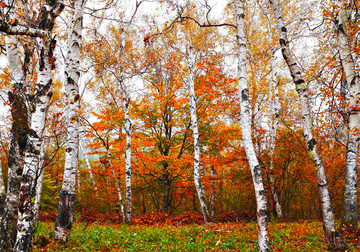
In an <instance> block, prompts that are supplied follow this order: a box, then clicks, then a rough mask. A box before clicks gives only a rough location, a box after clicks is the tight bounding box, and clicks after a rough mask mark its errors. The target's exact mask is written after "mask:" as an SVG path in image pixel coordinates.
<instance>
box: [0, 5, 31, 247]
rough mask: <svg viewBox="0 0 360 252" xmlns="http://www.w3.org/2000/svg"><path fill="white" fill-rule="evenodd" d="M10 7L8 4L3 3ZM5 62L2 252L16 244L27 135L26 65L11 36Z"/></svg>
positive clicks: (0, 237)
mask: <svg viewBox="0 0 360 252" xmlns="http://www.w3.org/2000/svg"><path fill="white" fill-rule="evenodd" d="M5 3H6V5H7V6H11V4H12V2H11V1H9V0H8V1H5ZM6 11H7V12H8V15H9V18H10V19H11V18H14V16H15V14H14V8H7V9H6ZM5 46H6V54H7V60H8V62H9V65H10V69H11V73H12V76H11V82H12V91H9V93H8V97H9V102H10V106H11V109H10V111H11V116H12V120H13V123H12V126H11V142H10V150H9V157H8V184H7V195H6V199H5V208H4V211H3V214H2V218H0V219H1V225H0V231H1V233H0V248H3V250H4V251H7V250H12V248H13V247H14V245H15V241H16V233H17V218H18V202H19V193H20V183H21V175H22V172H23V168H24V156H25V151H26V145H27V135H28V133H29V127H30V125H29V119H28V111H27V110H28V108H27V107H28V106H27V100H26V92H25V89H26V78H25V74H24V72H25V71H26V69H27V67H28V62H26V61H24V65H23V66H22V62H21V60H20V56H19V48H18V41H17V39H16V38H15V36H6V37H5Z"/></svg>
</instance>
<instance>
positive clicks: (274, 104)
mask: <svg viewBox="0 0 360 252" xmlns="http://www.w3.org/2000/svg"><path fill="white" fill-rule="evenodd" d="M275 52H276V51H275V48H274V49H273V50H271V80H270V95H271V98H270V121H271V123H270V126H271V132H270V166H269V171H270V188H271V196H272V200H273V205H274V208H275V212H276V215H277V216H278V217H280V218H281V217H282V216H283V214H282V210H281V205H280V202H279V198H278V195H277V193H276V190H275V176H274V171H273V169H274V150H275V141H276V132H277V128H278V124H279V110H280V104H279V86H278V84H279V83H278V82H277V71H276V65H275Z"/></svg>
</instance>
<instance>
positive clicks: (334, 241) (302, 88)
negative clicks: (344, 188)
mask: <svg viewBox="0 0 360 252" xmlns="http://www.w3.org/2000/svg"><path fill="white" fill-rule="evenodd" d="M269 1H270V4H271V6H272V9H273V12H274V15H275V20H276V26H277V30H278V33H279V36H280V39H279V41H280V46H281V52H282V54H283V57H284V59H285V61H286V64H287V65H288V68H289V70H290V73H291V76H292V78H293V81H294V83H295V85H296V91H297V92H298V95H299V99H300V105H301V114H302V119H301V121H302V125H303V130H304V138H305V142H306V146H307V150H308V155H309V156H310V159H311V161H312V162H313V164H314V167H315V172H316V177H317V183H318V187H319V194H320V199H321V204H322V212H323V222H324V225H323V228H324V232H325V237H326V240H327V242H328V244H329V246H330V248H332V249H335V248H336V249H337V248H344V247H345V246H346V245H345V244H344V243H343V241H342V240H341V238H340V236H339V235H338V233H337V232H335V221H334V215H333V210H332V207H331V200H330V193H329V188H328V182H327V177H326V173H325V169H324V165H323V162H322V158H321V156H320V154H319V152H318V151H317V148H316V144H317V143H316V140H315V138H314V137H313V131H312V118H311V109H310V100H309V89H308V86H307V84H306V83H305V81H304V79H303V78H302V76H301V69H300V67H299V65H298V64H297V63H296V60H295V57H294V55H293V54H292V52H291V50H290V46H289V41H288V38H287V30H286V27H285V24H284V21H283V19H282V12H281V9H280V6H279V3H278V1H276V0H269Z"/></svg>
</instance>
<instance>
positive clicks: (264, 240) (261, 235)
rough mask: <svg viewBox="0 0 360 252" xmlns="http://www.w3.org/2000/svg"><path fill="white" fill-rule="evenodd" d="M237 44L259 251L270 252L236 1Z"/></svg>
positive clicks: (242, 27)
mask: <svg viewBox="0 0 360 252" xmlns="http://www.w3.org/2000/svg"><path fill="white" fill-rule="evenodd" d="M234 5H235V11H236V26H237V44H238V46H239V55H238V57H239V61H238V74H239V92H240V111H241V118H240V123H241V131H242V138H243V144H244V148H245V152H246V156H247V159H248V162H249V165H250V169H251V174H252V178H253V183H254V189H255V197H256V204H257V223H258V240H259V245H258V249H259V251H269V250H270V248H269V237H268V213H267V208H266V194H265V190H264V185H263V178H262V171H261V167H260V165H259V162H258V159H257V157H256V154H255V148H254V144H253V141H252V138H251V119H250V106H249V89H248V86H247V77H246V35H245V13H244V1H243V0H235V2H234Z"/></svg>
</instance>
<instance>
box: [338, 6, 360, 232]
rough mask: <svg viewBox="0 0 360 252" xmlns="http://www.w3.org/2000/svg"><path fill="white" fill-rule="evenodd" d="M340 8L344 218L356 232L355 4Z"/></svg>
mask: <svg viewBox="0 0 360 252" xmlns="http://www.w3.org/2000/svg"><path fill="white" fill-rule="evenodd" d="M336 5H337V8H339V13H338V15H335V16H334V20H333V21H334V23H335V26H336V36H337V40H338V48H339V55H340V61H341V65H342V67H343V70H344V73H345V80H346V85H347V86H348V88H349V106H348V108H347V109H348V115H349V118H348V125H347V131H346V134H347V143H346V161H345V169H346V175H345V194H344V210H345V214H344V219H343V222H344V224H345V225H346V228H347V230H348V231H350V232H355V231H356V230H357V227H358V220H357V197H358V195H357V190H358V189H357V153H358V150H359V132H358V131H359V130H358V128H359V125H360V110H359V100H360V77H359V74H358V73H357V72H356V69H355V66H356V63H355V60H354V56H353V50H352V48H351V44H352V43H351V40H350V37H349V36H350V32H349V28H350V27H349V26H350V16H349V14H348V13H351V12H353V11H354V10H353V8H354V6H353V5H349V6H345V5H344V4H343V3H342V1H336Z"/></svg>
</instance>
